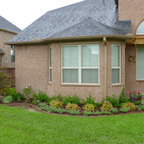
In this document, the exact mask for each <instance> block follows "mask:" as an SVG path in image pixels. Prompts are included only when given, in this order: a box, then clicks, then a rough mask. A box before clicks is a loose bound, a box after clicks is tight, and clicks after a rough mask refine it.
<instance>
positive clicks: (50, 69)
mask: <svg viewBox="0 0 144 144" xmlns="http://www.w3.org/2000/svg"><path fill="white" fill-rule="evenodd" d="M50 51H51V52H50ZM48 54H49V83H52V81H53V78H52V77H53V74H52V48H51V47H49V52H48ZM50 71H51V75H50Z"/></svg>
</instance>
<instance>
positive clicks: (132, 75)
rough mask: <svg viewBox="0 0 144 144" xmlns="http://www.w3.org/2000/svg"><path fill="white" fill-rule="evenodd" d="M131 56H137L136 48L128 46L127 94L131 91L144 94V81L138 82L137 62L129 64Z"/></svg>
mask: <svg viewBox="0 0 144 144" xmlns="http://www.w3.org/2000/svg"><path fill="white" fill-rule="evenodd" d="M129 56H135V49H134V46H130V45H128V46H127V47H126V58H125V59H126V88H127V92H128V91H130V90H139V91H140V92H144V81H138V80H136V62H133V61H132V62H129V61H128V58H129Z"/></svg>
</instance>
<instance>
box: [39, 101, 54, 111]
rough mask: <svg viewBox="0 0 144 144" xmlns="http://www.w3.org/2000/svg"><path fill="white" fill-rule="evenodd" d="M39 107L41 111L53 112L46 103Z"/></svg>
mask: <svg viewBox="0 0 144 144" xmlns="http://www.w3.org/2000/svg"><path fill="white" fill-rule="evenodd" d="M38 106H39V107H40V109H41V110H44V111H48V112H51V110H50V107H49V106H48V105H47V104H46V103H39V104H38Z"/></svg>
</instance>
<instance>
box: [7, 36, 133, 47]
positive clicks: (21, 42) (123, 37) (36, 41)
mask: <svg viewBox="0 0 144 144" xmlns="http://www.w3.org/2000/svg"><path fill="white" fill-rule="evenodd" d="M103 37H106V38H114V39H121V40H126V39H131V38H132V36H127V35H97V36H80V37H59V38H46V39H36V40H33V41H20V42H6V43H5V44H6V45H23V44H40V43H47V42H48V43H50V42H54V41H66V40H86V39H100V38H103Z"/></svg>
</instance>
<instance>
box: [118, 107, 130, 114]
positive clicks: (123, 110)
mask: <svg viewBox="0 0 144 144" xmlns="http://www.w3.org/2000/svg"><path fill="white" fill-rule="evenodd" d="M128 111H129V109H128V108H124V107H121V108H120V112H123V113H127V112H128Z"/></svg>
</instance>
